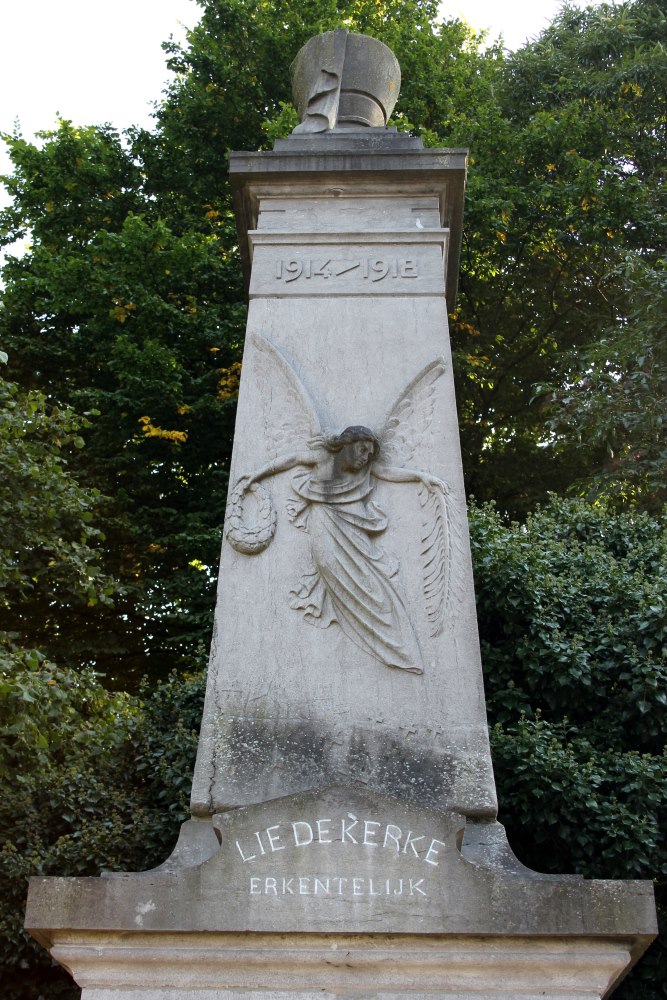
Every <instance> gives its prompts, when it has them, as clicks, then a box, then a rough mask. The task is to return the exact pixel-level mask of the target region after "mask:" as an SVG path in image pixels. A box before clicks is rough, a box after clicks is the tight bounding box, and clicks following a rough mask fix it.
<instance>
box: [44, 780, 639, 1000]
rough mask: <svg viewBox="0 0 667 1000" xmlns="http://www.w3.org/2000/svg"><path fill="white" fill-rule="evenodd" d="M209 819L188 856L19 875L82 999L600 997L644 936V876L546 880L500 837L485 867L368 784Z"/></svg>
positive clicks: (458, 835) (459, 839) (452, 835)
mask: <svg viewBox="0 0 667 1000" xmlns="http://www.w3.org/2000/svg"><path fill="white" fill-rule="evenodd" d="M213 823H214V826H215V828H216V829H217V831H218V835H219V837H220V839H221V845H220V848H219V850H218V852H217V853H216V854H215V855H214V856H213V857H211V858H210V859H209V860H207V861H204V862H203V863H195V864H193V865H192V866H191V867H189V868H180V869H179V870H175V871H173V872H171V873H169V872H159V871H156V872H148V873H145V874H137V875H132V874H126V875H119V876H117V877H109V878H102V879H97V878H82V879H54V878H44V879H33V880H32V886H31V893H30V902H29V907H28V912H27V915H26V924H27V926H28V928H29V929H30V930H31V931H32V933H33V934H35V936H36V937H38V939H39V940H41V941H42V943H43V944H45V946H47V947H50V948H51V950H52V954H53V956H54V957H55V958H56V959H57V960H58V961H60V962H62V963H63V964H64V965H66V966H67V967H68V968H70V969H71V970H72V971H73V974H74V975H75V978H76V980H77V982H79V983H80V984H81V985H82V986H84V987H86V988H88V987H90V990H93V988H95V989H99V990H102V992H101V993H99V994H98V993H95V992H90V991H89V990H88V989H87V990H86V991H84V1000H103V998H104V1000H110V997H111V996H113V994H110V995H109V994H106V993H105V992H103V990H104V989H112V988H116V987H118V988H120V987H121V986H122V987H123V989H129V988H130V987H132V988H135V989H138V990H140V992H138V993H137V1000H139V998H141V1000H146V997H145V996H144V994H143V993H142V992H141V990H149V989H156V990H157V989H160V990H163V989H167V988H168V987H169V988H179V989H186V988H192V989H194V988H195V987H197V988H199V989H202V990H204V989H206V990H210V989H212V988H215V987H221V986H224V987H225V989H226V990H227V991H229V992H228V993H226V992H225V991H224V990H222V989H221V992H220V998H222V997H226V996H229V997H234V996H236V995H237V994H236V993H235V992H234V991H235V990H241V989H248V988H251V987H252V988H254V989H256V990H257V996H258V997H259V996H264V997H266V996H267V993H265V992H264V991H268V996H271V995H272V994H271V991H272V990H280V989H289V990H290V991H291V990H299V989H300V990H303V991H305V992H304V996H308V997H311V996H313V997H314V996H315V995H316V993H317V992H318V991H319V992H320V993H321V991H322V990H324V989H332V990H335V989H343V988H344V989H345V990H346V991H347V990H350V989H352V990H353V991H354V990H360V991H362V992H361V993H360V996H364V997H366V998H368V997H376V996H377V997H384V996H389V995H391V994H392V991H394V994H395V995H400V994H401V992H402V991H404V990H405V989H407V988H409V989H410V990H411V991H414V990H415V989H416V988H419V989H421V990H422V991H423V994H424V995H428V993H429V991H433V992H436V991H438V995H440V993H441V991H446V990H450V991H451V992H452V996H456V995H461V996H465V997H468V998H471V997H486V996H498V995H500V996H507V997H511V996H514V995H515V994H514V993H513V992H512V991H517V990H520V991H522V995H523V992H525V991H530V990H533V991H538V990H539V989H540V987H541V986H550V987H552V988H553V989H554V993H553V995H557V996H559V997H561V996H562V993H563V991H567V990H569V991H571V992H570V993H569V994H568V993H566V994H565V995H571V996H573V997H575V996H576V997H579V996H589V997H590V996H602V995H604V993H605V991H606V990H607V989H608V987H609V985H610V983H612V982H613V981H614V980H615V978H616V977H617V976H618V975H620V972H621V970H622V969H624V968H625V967H626V965H627V964H628V962H630V961H632V960H634V959H635V958H636V957H637V956H638V955H639V954H641V952H642V951H643V949H644V947H646V945H647V943H648V941H649V940H650V939H651V937H652V935H653V934H654V933H655V921H654V911H653V903H652V898H653V897H652V890H651V887H650V885H647V884H646V883H642V882H626V883H623V882H601V881H598V882H586V881H585V880H583V879H580V878H561V877H554V876H542V875H539V874H537V873H534V872H529V871H527V870H526V869H525V868H523V867H522V866H521V865H520V864H518V862H515V861H512V860H511V853H510V852H509V850H506V851H505V852H504V856H503V861H502V863H500V864H497V863H495V862H493V861H492V863H491V864H490V865H487V864H485V863H483V862H480V860H479V859H478V857H477V854H476V851H475V845H476V844H478V843H479V841H480V836H479V832H477V833H476V832H475V831H470V830H467V829H466V824H465V821H464V819H463V817H461V816H456V815H454V814H443V813H441V812H438V811H436V810H428V809H422V808H413V807H410V806H407V805H406V804H405V803H404V802H400V801H398V800H392V799H388V798H385V797H382V796H377V795H373V794H370V793H368V792H351V791H350V790H349V789H346V788H332V789H328V790H327V791H325V792H321V793H308V794H304V795H299V796H290V797H287V798H285V799H280V800H277V801H275V802H267V803H263V804H261V805H257V806H251V807H247V808H244V809H236V810H232V811H231V812H228V813H224V814H222V815H219V816H216V817H215V818H214V820H213ZM491 827H492V833H491V838H492V839H495V841H496V843H498V844H500V843H502V841H503V833H502V828H501V827H499V826H498V824H491ZM189 832H190V830H189V829H188V825H187V824H186V830H185V837H184V839H186V840H187V839H188V834H189ZM487 839H488V838H487ZM467 841H469V844H470V845H472V850H471V851H470V858H471V860H469V859H468V858H466V857H465V854H466V851H467V847H466V842H467ZM91 931H93V933H92V934H91ZM247 932H252V933H250V934H248V933H247ZM425 932H426V935H425ZM424 935H425V936H424ZM315 981H316V982H317V990H313V991H312V992H309V991H308V990H309V987H310V984H311V983H313V982H315ZM371 986H372V989H370V991H369V988H370V987H371ZM556 987H558V989H556ZM485 990H488V991H489V992H488V993H487V992H484V991H485ZM131 995H132V994H130V996H131ZM214 995H215V994H214ZM353 995H354V992H353ZM419 995H420V996H421V995H422V993H420V994H419ZM444 995H445V996H447V993H446V992H445V993H444ZM550 995H552V994H551V993H550V992H548V991H547V992H544V993H542V994H541V996H550ZM147 996H151V994H150V993H148V994H147ZM155 996H158V997H160V998H163V997H170V994H169V993H168V992H167V993H166V994H163V993H157V994H155ZM207 998H208V1000H210V996H209V994H207Z"/></svg>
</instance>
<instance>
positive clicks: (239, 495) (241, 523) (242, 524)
mask: <svg viewBox="0 0 667 1000" xmlns="http://www.w3.org/2000/svg"><path fill="white" fill-rule="evenodd" d="M250 496H252V498H253V501H252V503H251V504H249V503H248V498H249V497H250ZM252 508H254V510H253V509H252ZM276 523H277V517H276V511H275V507H274V506H273V502H272V500H271V494H270V493H269V492H268V490H266V489H264V487H263V486H261V485H260V484H259V483H250V482H249V480H248V478H247V476H244V478H243V479H240V480H239V481H238V483H237V484H236V486H235V487H234V489H233V490H232V493H231V495H230V497H229V502H228V506H227V517H226V519H225V534H226V535H227V538H228V539H229V543H230V545H231V546H232V548H233V549H236V551H237V552H242V553H243V554H244V555H255V554H256V553H257V552H263V551H264V549H265V548H267V546H268V545H269V544H270V543H271V540H272V538H273V536H274V535H275V533H276Z"/></svg>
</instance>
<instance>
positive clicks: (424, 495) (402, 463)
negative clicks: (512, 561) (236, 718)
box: [226, 336, 455, 674]
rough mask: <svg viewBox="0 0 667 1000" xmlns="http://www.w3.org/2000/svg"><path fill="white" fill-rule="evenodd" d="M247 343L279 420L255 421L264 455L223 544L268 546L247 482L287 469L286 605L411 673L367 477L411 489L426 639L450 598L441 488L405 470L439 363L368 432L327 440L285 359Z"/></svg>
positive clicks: (238, 500)
mask: <svg viewBox="0 0 667 1000" xmlns="http://www.w3.org/2000/svg"><path fill="white" fill-rule="evenodd" d="M254 340H255V347H256V358H257V363H258V365H259V367H260V369H264V372H263V374H264V375H265V377H266V379H267V381H268V382H270V383H273V384H276V387H278V386H279V385H280V384H281V383H282V386H283V392H284V393H285V397H286V398H287V399H288V400H289V402H290V416H289V417H288V419H287V421H286V423H285V424H284V425H282V426H275V425H274V424H273V423H272V422H271V421H270V419H267V420H266V429H267V437H268V438H269V441H270V440H271V439H272V440H273V444H274V449H273V453H274V454H275V458H274V459H273V460H272V461H271V462H269V463H268V464H267V465H265V466H264V467H263V468H261V469H259V470H257V471H256V472H254V473H253V474H251V475H247V476H243V477H241V479H239V480H238V482H237V483H236V484H235V486H234V489H233V490H232V493H231V496H230V516H229V517H228V522H227V527H226V535H227V538H228V540H229V542H230V543H231V545H232V546H233V547H234V548H235V549H236V550H237V551H239V552H242V553H244V554H247V555H252V554H256V553H258V552H261V551H263V550H264V549H265V548H266V547H267V546H268V545H269V544H270V542H271V540H272V538H273V533H274V531H275V512H274V510H273V507H272V505H271V503H270V502H268V503H267V497H268V496H269V495H268V493H266V492H265V491H264V490H263V488H260V487H258V484H259V483H260V481H262V480H265V479H268V478H270V477H272V476H276V475H279V474H280V473H283V472H288V471H293V472H294V473H295V474H294V476H293V478H292V490H293V493H294V499H292V500H290V501H289V502H288V504H287V513H288V516H289V520H290V521H291V522H292V524H293V525H294V526H295V527H296V528H300V529H301V530H303V531H305V532H307V534H308V536H309V538H310V543H311V544H310V551H311V565H310V566H309V567H308V568H307V570H306V572H305V573H304V574H303V575H302V577H301V580H300V582H299V584H298V585H297V586H296V587H295V588H294V589H293V590H292V591H291V592H290V606H291V607H292V608H293V609H294V610H297V611H302V612H303V615H304V619H305V620H306V621H307V622H308V623H309V624H311V625H314V626H316V627H318V628H328V627H329V626H330V625H332V624H333V623H337V624H338V625H339V627H340V628H341V629H342V631H343V632H344V633H345V635H347V636H348V638H349V639H350V640H351V641H352V642H353V643H355V644H356V645H357V646H359V648H361V649H363V650H365V651H366V652H368V653H370V654H371V655H372V656H373V657H375V658H376V659H378V660H380V662H382V663H384V664H385V665H386V666H390V667H397V668H399V669H402V670H407V671H409V672H411V673H418V674H421V673H422V672H423V661H422V655H421V650H420V647H419V642H418V640H417V636H416V633H415V630H414V627H413V624H412V622H411V620H410V617H409V615H408V612H407V608H406V605H405V602H404V600H403V597H402V594H401V591H400V587H399V582H398V572H399V567H398V565H397V563H396V561H395V560H394V559H393V558H392V557H391V556H390V555H389V553H388V552H386V551H385V549H384V548H383V546H382V545H381V542H380V536H381V535H382V534H383V532H384V531H385V530H386V528H387V524H388V517H387V514H386V513H385V512H384V511H383V510H382V509H381V508H380V507H379V506H378V505H377V503H376V502H375V500H374V498H373V492H374V488H375V483H376V481H377V480H385V481H387V482H391V483H414V484H416V485H417V486H418V487H419V493H420V502H421V505H422V509H423V512H424V513H423V522H422V531H421V550H420V551H421V557H422V567H423V586H424V596H425V602H426V610H427V615H428V621H429V626H430V633H431V635H437V634H438V633H439V632H440V631H441V630H442V627H443V622H444V618H445V612H446V609H447V607H448V599H449V594H450V592H451V586H450V577H451V573H450V562H451V549H452V540H453V538H454V537H455V536H454V534H453V532H452V530H451V526H452V517H451V512H450V506H449V503H448V494H449V490H448V487H447V486H446V484H445V483H443V482H442V481H441V480H440V479H438V478H437V477H435V476H433V475H431V474H430V473H428V472H424V471H422V470H419V469H415V468H411V467H410V463H411V462H412V461H413V459H414V456H415V452H416V451H417V450H418V448H419V446H420V445H421V444H422V443H423V442H424V440H425V438H426V437H427V435H428V434H429V433H430V428H431V423H432V418H433V408H434V401H435V399H434V389H435V383H436V382H437V380H438V379H439V378H440V376H441V375H442V374H443V372H444V370H445V366H444V361H443V360H442V358H436V359H435V360H434V361H432V362H431V363H430V364H428V365H426V366H425V368H423V369H422V370H421V371H420V372H419V373H418V374H417V375H416V376H415V378H413V379H412V381H411V382H409V383H408V385H407V386H406V387H405V389H404V390H403V391H402V392H401V394H400V395H399V397H398V399H397V400H396V402H395V403H394V405H393V406H392V408H391V410H390V411H389V414H388V416H387V418H386V421H385V424H384V427H383V428H382V430H381V431H380V433H379V435H376V434H375V433H374V432H373V431H372V430H370V429H369V428H368V427H364V426H360V425H355V426H349V427H346V428H345V430H343V431H342V432H341V433H340V434H327V433H324V432H323V431H322V428H321V425H320V421H319V418H318V416H317V411H316V409H315V406H314V405H313V403H312V402H311V400H310V397H309V396H308V394H307V392H306V389H305V387H304V386H303V384H302V382H301V380H300V379H299V378H298V376H297V374H296V372H295V371H294V370H293V368H292V367H291V366H290V365H289V364H288V362H287V360H286V358H285V357H284V356H283V355H282V353H281V352H280V351H279V350H278V349H277V348H276V347H275V346H273V345H272V344H270V343H269V341H268V340H266V339H265V338H263V337H258V336H257V337H255V338H254ZM287 449H290V450H287ZM258 490H259V491H260V494H261V495H259V496H258V497H257V500H258V502H257V503H256V504H255V510H256V512H257V518H256V519H255V520H254V521H253V520H251V519H250V518H249V516H248V515H247V508H248V506H249V505H248V502H247V501H248V499H249V497H250V496H251V495H252V494H253V493H257V492H258ZM269 500H270V498H269Z"/></svg>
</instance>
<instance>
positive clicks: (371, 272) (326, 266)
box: [275, 257, 419, 284]
mask: <svg viewBox="0 0 667 1000" xmlns="http://www.w3.org/2000/svg"><path fill="white" fill-rule="evenodd" d="M346 274H347V275H354V276H355V277H361V278H362V279H363V280H365V281H370V282H372V283H374V282H378V281H384V279H385V278H390V279H391V278H394V279H396V278H418V277H419V266H418V263H417V261H416V259H415V258H414V257H403V258H401V257H357V258H350V259H343V258H333V257H317V258H315V257H306V258H305V259H303V260H300V259H299V258H297V257H291V258H287V259H279V260H277V261H276V271H275V277H276V280H277V281H282V282H284V283H285V284H289V283H290V282H292V281H298V280H299V279H300V278H303V279H304V280H309V279H316V280H317V279H323V280H327V279H328V278H340V277H342V276H343V275H346Z"/></svg>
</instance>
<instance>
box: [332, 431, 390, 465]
mask: <svg viewBox="0 0 667 1000" xmlns="http://www.w3.org/2000/svg"><path fill="white" fill-rule="evenodd" d="M326 448H327V451H330V452H333V453H334V454H336V455H340V457H341V468H342V469H343V470H344V471H348V472H358V471H360V470H361V469H363V468H364V467H365V466H366V465H368V464H369V463H370V462H371V461H372V460H373V459H374V458H377V456H378V453H379V451H380V442H379V441H378V439H377V437H376V436H375V434H373V431H372V430H370V429H369V428H368V427H361V426H354V427H346V428H345V430H344V431H342V432H341V433H340V434H336V435H335V436H334V437H331V438H329V439H328V440H327V442H326Z"/></svg>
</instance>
